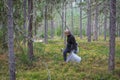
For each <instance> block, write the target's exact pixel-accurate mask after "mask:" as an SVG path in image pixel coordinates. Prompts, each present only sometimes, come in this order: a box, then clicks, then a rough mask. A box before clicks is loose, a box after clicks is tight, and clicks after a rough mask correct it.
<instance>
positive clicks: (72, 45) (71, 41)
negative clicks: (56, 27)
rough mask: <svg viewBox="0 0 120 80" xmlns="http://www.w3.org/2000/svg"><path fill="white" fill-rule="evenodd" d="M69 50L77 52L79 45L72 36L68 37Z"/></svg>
mask: <svg viewBox="0 0 120 80" xmlns="http://www.w3.org/2000/svg"><path fill="white" fill-rule="evenodd" d="M67 48H68V49H69V50H70V51H72V50H77V43H76V40H75V37H74V36H73V35H72V34H70V35H68V36H67Z"/></svg>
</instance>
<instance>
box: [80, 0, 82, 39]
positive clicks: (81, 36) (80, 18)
mask: <svg viewBox="0 0 120 80" xmlns="http://www.w3.org/2000/svg"><path fill="white" fill-rule="evenodd" d="M81 2H82V0H80V3H81ZM80 38H81V39H82V5H80Z"/></svg>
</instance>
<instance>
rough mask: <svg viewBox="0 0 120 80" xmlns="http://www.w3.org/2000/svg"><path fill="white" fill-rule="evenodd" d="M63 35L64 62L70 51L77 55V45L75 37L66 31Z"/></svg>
mask: <svg viewBox="0 0 120 80" xmlns="http://www.w3.org/2000/svg"><path fill="white" fill-rule="evenodd" d="M64 33H65V35H66V36H67V45H66V48H65V50H64V51H63V58H64V61H66V59H67V53H70V52H72V51H73V52H74V53H77V43H76V40H75V37H74V36H73V35H72V34H71V32H70V31H69V30H68V29H66V30H65V31H64Z"/></svg>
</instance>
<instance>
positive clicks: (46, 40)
mask: <svg viewBox="0 0 120 80" xmlns="http://www.w3.org/2000/svg"><path fill="white" fill-rule="evenodd" d="M44 17H45V23H44V24H45V33H44V34H45V36H44V41H45V43H46V44H47V43H48V20H47V4H46V5H45V15H44Z"/></svg>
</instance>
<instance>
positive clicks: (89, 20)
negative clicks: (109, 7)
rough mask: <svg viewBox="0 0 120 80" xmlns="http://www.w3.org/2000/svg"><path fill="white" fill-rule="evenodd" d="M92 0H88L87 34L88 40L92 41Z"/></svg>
mask: <svg viewBox="0 0 120 80" xmlns="http://www.w3.org/2000/svg"><path fill="white" fill-rule="evenodd" d="M90 4H91V0H87V7H88V8H87V17H88V19H87V36H88V42H91V5H90Z"/></svg>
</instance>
